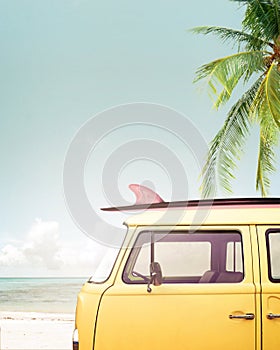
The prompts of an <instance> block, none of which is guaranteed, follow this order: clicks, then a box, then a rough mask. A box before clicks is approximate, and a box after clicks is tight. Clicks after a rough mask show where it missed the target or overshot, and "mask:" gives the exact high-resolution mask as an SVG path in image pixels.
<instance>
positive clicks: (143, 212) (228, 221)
mask: <svg viewBox="0 0 280 350" xmlns="http://www.w3.org/2000/svg"><path fill="white" fill-rule="evenodd" d="M102 210H105V211H128V212H131V214H132V216H131V217H129V218H128V219H127V220H126V222H125V224H127V225H128V226H135V225H141V226H142V225H171V226H173V225H194V226H197V225H199V226H200V225H202V224H203V225H221V224H223V225H237V224H239V225H248V224H269V225H272V224H274V225H280V198H229V199H212V200H211V199H206V200H190V201H174V202H160V203H152V204H136V205H131V206H120V207H112V208H103V209H102ZM133 214H134V215H133ZM135 214H137V215H135Z"/></svg>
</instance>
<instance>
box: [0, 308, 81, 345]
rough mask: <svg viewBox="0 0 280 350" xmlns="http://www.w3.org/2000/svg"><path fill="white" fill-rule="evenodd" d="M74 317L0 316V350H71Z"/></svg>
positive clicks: (49, 314) (3, 313)
mask: <svg viewBox="0 0 280 350" xmlns="http://www.w3.org/2000/svg"><path fill="white" fill-rule="evenodd" d="M73 329H74V315H72V314H51V313H34V312H32V313H31V312H30V313H29V312H0V331H1V333H0V349H1V350H4V349H10V350H20V349H26V350H29V349H30V350H31V349H52V350H62V349H65V350H66V349H68V350H70V349H71V348H72V332H73Z"/></svg>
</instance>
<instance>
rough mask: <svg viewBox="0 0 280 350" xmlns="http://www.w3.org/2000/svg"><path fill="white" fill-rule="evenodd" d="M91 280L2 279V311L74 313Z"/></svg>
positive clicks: (0, 282) (0, 298)
mask: <svg viewBox="0 0 280 350" xmlns="http://www.w3.org/2000/svg"><path fill="white" fill-rule="evenodd" d="M87 279H88V278H86V277H84V278H68V277H67V278H0V311H12V312H52V313H74V312H75V307H76V300H77V294H78V292H79V290H80V289H81V287H82V285H83V284H84V283H85V282H86V281H87Z"/></svg>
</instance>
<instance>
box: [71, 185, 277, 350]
mask: <svg viewBox="0 0 280 350" xmlns="http://www.w3.org/2000/svg"><path fill="white" fill-rule="evenodd" d="M139 188H140V187H138V190H137V191H136V189H135V188H134V191H135V193H136V194H137V197H138V202H137V203H136V205H135V206H132V207H122V208H111V209H107V210H132V209H133V210H134V211H139V214H138V215H133V216H132V217H131V218H129V219H128V220H127V221H126V222H125V225H126V226H127V234H126V238H125V241H124V244H123V248H122V249H120V250H119V252H118V255H117V257H116V259H115V262H114V264H113V267H112V269H111V271H110V274H109V275H108V276H107V278H106V279H104V281H100V280H98V281H95V280H94V278H91V279H90V280H89V281H88V282H87V283H85V285H84V286H83V287H82V289H81V291H80V293H79V295H78V301H77V308H76V321H75V328H76V329H75V331H74V334H73V348H74V349H78V348H79V349H80V350H92V349H94V350H146V349H153V350H164V349H166V350H181V349H182V350H183V349H184V350H185V349H190V350H202V349H208V350H212V349H213V350H214V349H215V350H222V349H226V350H243V349H244V350H256V349H257V350H261V349H262V350H278V349H280V199H277V198H271V199H269V198H265V199H257V198H253V199H227V200H225V199H216V200H213V201H211V200H200V201H186V202H182V201H180V202H163V201H161V199H160V197H159V196H157V195H156V194H155V195H154V197H153V201H152V202H153V203H152V204H150V205H149V206H148V209H147V205H146V204H147V198H149V197H150V194H151V193H149V191H148V190H146V189H145V188H141V189H140V190H139ZM141 193H142V194H141ZM141 198H142V201H141ZM143 199H144V200H143ZM143 203H144V204H143Z"/></svg>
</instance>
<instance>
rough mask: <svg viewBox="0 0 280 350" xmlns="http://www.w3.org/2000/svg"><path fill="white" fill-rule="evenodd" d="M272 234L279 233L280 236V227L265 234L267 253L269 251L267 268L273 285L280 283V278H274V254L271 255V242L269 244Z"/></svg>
mask: <svg viewBox="0 0 280 350" xmlns="http://www.w3.org/2000/svg"><path fill="white" fill-rule="evenodd" d="M271 233H279V234H280V227H279V228H270V229H268V230H266V232H265V239H266V251H267V267H268V278H269V280H270V282H272V283H280V277H279V278H274V277H273V276H272V266H271V265H272V264H271V262H272V260H271V258H272V254H271V249H270V242H269V235H270V234H271Z"/></svg>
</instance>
